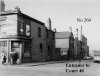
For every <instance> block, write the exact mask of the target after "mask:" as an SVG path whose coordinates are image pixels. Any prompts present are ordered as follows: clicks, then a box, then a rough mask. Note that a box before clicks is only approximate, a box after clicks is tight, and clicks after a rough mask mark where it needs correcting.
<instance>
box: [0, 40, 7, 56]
mask: <svg viewBox="0 0 100 76" xmlns="http://www.w3.org/2000/svg"><path fill="white" fill-rule="evenodd" d="M2 52H4V54H5V56H7V41H0V58H1V53H2Z"/></svg>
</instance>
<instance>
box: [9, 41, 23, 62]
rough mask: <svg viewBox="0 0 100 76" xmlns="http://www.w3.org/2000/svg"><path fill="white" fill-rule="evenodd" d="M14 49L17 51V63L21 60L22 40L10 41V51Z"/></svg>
mask: <svg viewBox="0 0 100 76" xmlns="http://www.w3.org/2000/svg"><path fill="white" fill-rule="evenodd" d="M13 50H14V51H15V52H17V53H18V60H19V61H18V63H20V62H21V59H22V42H18V41H13V42H11V51H13Z"/></svg>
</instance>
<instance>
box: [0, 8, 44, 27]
mask: <svg viewBox="0 0 100 76" xmlns="http://www.w3.org/2000/svg"><path fill="white" fill-rule="evenodd" d="M13 14H18V15H21V16H23V17H27V18H29V19H31V20H33V21H34V22H37V23H39V24H41V25H44V23H43V22H41V21H39V20H37V19H35V18H32V17H30V16H28V15H26V14H24V13H22V12H21V11H16V10H14V11H12V10H9V11H5V12H2V13H1V16H4V15H13Z"/></svg>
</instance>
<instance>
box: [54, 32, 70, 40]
mask: <svg viewBox="0 0 100 76" xmlns="http://www.w3.org/2000/svg"><path fill="white" fill-rule="evenodd" d="M70 35H71V32H69V31H66V32H56V33H55V38H56V39H57V38H59V39H68V38H69V37H70Z"/></svg>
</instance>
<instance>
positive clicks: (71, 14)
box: [4, 0, 100, 54]
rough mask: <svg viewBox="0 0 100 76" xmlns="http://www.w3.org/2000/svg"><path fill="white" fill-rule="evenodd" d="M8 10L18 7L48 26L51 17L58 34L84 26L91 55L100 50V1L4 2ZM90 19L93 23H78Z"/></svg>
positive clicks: (14, 0)
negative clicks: (70, 28)
mask: <svg viewBox="0 0 100 76" xmlns="http://www.w3.org/2000/svg"><path fill="white" fill-rule="evenodd" d="M4 1H5V5H6V10H14V8H15V7H16V6H18V7H19V8H20V9H21V11H22V12H23V13H25V14H27V15H29V16H31V17H33V18H35V19H37V20H39V21H42V22H44V23H45V24H47V20H48V18H49V17H50V18H51V21H52V29H54V28H56V29H57V31H58V32H61V31H68V30H69V27H72V31H73V33H74V34H75V35H76V29H79V35H80V28H81V26H82V28H83V29H82V33H83V34H84V35H85V36H86V37H87V42H88V45H89V49H90V54H93V50H100V47H99V43H100V34H99V33H100V0H4ZM79 18H80V19H83V20H84V18H85V19H86V18H88V19H91V21H87V22H84V21H80V22H79V21H77V19H79Z"/></svg>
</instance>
